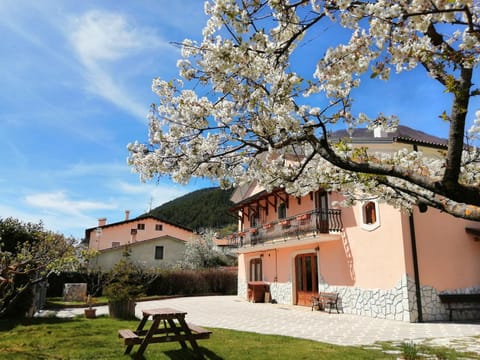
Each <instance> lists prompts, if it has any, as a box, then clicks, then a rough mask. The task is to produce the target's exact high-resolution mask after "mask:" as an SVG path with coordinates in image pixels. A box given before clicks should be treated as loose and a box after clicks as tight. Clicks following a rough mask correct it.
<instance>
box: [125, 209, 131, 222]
mask: <svg viewBox="0 0 480 360" xmlns="http://www.w3.org/2000/svg"><path fill="white" fill-rule="evenodd" d="M129 218H130V210H125V221H127V220H128V219H129Z"/></svg>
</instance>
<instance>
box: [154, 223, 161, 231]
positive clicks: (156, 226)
mask: <svg viewBox="0 0 480 360" xmlns="http://www.w3.org/2000/svg"><path fill="white" fill-rule="evenodd" d="M155 230H156V231H162V230H163V225H162V224H156V225H155Z"/></svg>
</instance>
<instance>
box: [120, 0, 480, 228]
mask: <svg viewBox="0 0 480 360" xmlns="http://www.w3.org/2000/svg"><path fill="white" fill-rule="evenodd" d="M479 4H480V3H479V2H478V1H476V0H413V1H412V0H379V1H371V0H368V1H367V0H365V1H364V0H354V1H352V0H328V1H325V0H296V1H295V0H292V1H286V0H283V1H282V0H270V1H267V0H214V1H210V2H207V3H206V4H205V11H206V13H207V14H208V15H209V20H208V22H207V25H206V26H205V28H204V31H203V40H202V42H201V43H196V42H194V41H190V40H185V41H184V42H183V43H182V44H181V48H182V59H181V60H179V61H178V67H179V75H180V79H178V80H171V81H165V80H162V79H155V80H154V81H153V91H154V92H156V93H157V94H158V96H159V103H158V104H157V105H154V106H152V111H151V115H150V136H149V141H148V142H147V143H139V142H135V143H132V144H130V145H129V151H130V156H129V163H130V164H131V165H132V166H133V167H134V169H135V170H136V171H138V172H139V173H140V174H141V176H142V179H144V180H145V179H149V178H152V177H155V176H158V175H169V176H171V177H172V178H173V179H174V180H175V181H178V182H181V183H184V182H187V181H188V180H189V179H190V178H191V177H192V176H199V177H208V178H213V179H219V180H220V183H221V184H222V185H223V186H231V185H233V186H237V185H239V184H242V183H247V182H251V181H257V182H259V183H260V184H262V185H263V186H264V187H265V188H266V189H267V190H271V189H274V188H278V187H284V188H285V189H286V191H288V192H290V193H293V194H295V195H302V194H306V193H307V192H309V191H312V190H316V189H318V188H319V187H323V188H326V189H328V190H337V191H342V192H343V193H344V194H345V196H346V202H347V203H348V202H354V201H355V200H357V199H359V197H361V196H378V197H380V198H382V199H384V200H385V201H387V202H389V203H391V204H393V205H395V206H398V207H401V208H406V209H411V208H412V207H413V206H415V205H418V204H426V205H429V206H432V207H434V208H437V209H440V210H442V211H445V212H448V213H450V214H452V215H454V216H457V217H462V218H466V219H472V220H477V221H480V191H479V188H480V187H479V183H480V169H479V160H480V156H479V155H480V154H479V151H478V150H477V148H475V146H473V145H475V144H476V142H477V141H478V140H479V134H480V111H477V112H476V113H475V114H473V113H474V112H475V111H473V113H472V111H470V112H471V113H470V114H469V111H468V109H469V105H470V102H471V100H472V99H473V98H474V97H475V96H479V95H480V90H478V89H476V88H475V87H474V84H473V79H475V71H476V70H477V68H478V64H479V60H480V50H479V49H480V20H479V16H480V5H479ZM321 24H323V27H321V26H322V25H321ZM325 26H340V27H342V28H343V29H346V30H347V31H349V33H350V39H349V41H348V42H346V43H345V44H338V45H336V46H334V47H330V48H328V49H327V50H326V52H325V53H324V55H322V56H320V57H319V59H318V62H317V66H316V69H315V70H314V71H313V73H311V74H310V76H305V75H301V74H300V73H299V72H294V71H293V70H292V64H293V62H294V59H293V58H294V57H295V55H296V54H297V52H298V50H299V49H300V48H303V47H308V46H309V44H310V42H309V41H310V40H309V39H311V37H312V36H322V31H323V29H324V27H325ZM309 36H310V37H309ZM312 50H313V49H312ZM314 50H315V51H317V49H314ZM315 51H312V54H315V53H316V52H315ZM414 68H419V69H423V70H425V71H426V72H427V73H428V74H429V75H430V76H431V78H432V79H433V80H432V81H434V82H438V84H440V85H441V86H442V88H443V90H444V91H445V92H448V93H450V94H451V104H450V110H448V111H445V112H443V113H442V114H438V115H439V116H440V117H441V118H442V119H443V120H444V121H448V123H449V126H450V132H449V135H448V150H446V151H445V152H444V153H443V155H442V156H436V157H432V156H424V154H422V153H421V152H418V151H411V150H406V149H404V150H401V151H398V152H396V153H393V154H392V153H388V154H387V153H376V154H374V153H371V152H368V151H365V150H364V149H355V148H353V147H352V146H351V145H350V144H349V143H348V142H347V141H337V142H333V140H332V139H330V138H329V136H328V134H329V131H330V130H331V128H332V126H333V125H335V124H337V123H339V122H343V125H344V126H345V127H346V128H355V127H358V126H369V127H373V126H379V125H381V126H384V127H394V126H396V124H397V123H398V122H399V119H397V118H396V117H395V116H389V117H388V116H384V115H382V114H379V115H378V116H377V117H375V118H368V117H367V116H366V115H365V114H361V113H355V112H354V111H352V91H353V90H354V89H356V88H359V87H360V86H361V78H362V77H365V76H368V75H370V77H371V78H373V79H379V80H388V79H389V77H390V72H391V71H395V72H396V73H402V72H405V71H408V70H412V69H414ZM477 79H478V77H477ZM321 95H322V96H324V97H325V99H326V100H325V101H323V102H322V103H321V104H319V103H318V101H319V100H318V99H319V98H320V96H321ZM468 117H469V118H468ZM439 121H441V120H439ZM467 121H471V122H472V123H473V124H474V125H473V126H472V127H471V128H470V129H467V125H466V124H467Z"/></svg>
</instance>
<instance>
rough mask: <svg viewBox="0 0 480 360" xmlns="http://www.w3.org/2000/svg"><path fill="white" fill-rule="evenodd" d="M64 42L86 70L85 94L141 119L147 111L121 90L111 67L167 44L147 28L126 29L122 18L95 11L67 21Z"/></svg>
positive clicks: (130, 26)
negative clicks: (71, 48) (101, 99)
mask: <svg viewBox="0 0 480 360" xmlns="http://www.w3.org/2000/svg"><path fill="white" fill-rule="evenodd" d="M68 39H69V41H70V43H71V45H72V47H73V49H74V51H75V53H76V54H77V56H78V58H79V60H80V62H81V63H82V64H83V65H84V67H85V69H86V70H87V75H86V79H87V81H88V86H87V88H88V90H89V91H91V92H92V93H95V94H97V95H99V96H101V97H103V98H105V99H106V100H108V101H110V102H112V103H113V104H115V105H116V106H118V107H119V108H122V109H124V110H127V111H128V112H129V113H131V114H133V115H135V116H137V117H139V118H142V119H145V118H146V115H147V112H148V108H147V107H146V106H145V104H143V103H140V102H138V101H136V100H135V99H134V97H133V95H132V94H131V92H129V91H128V90H127V89H125V87H124V85H123V82H122V73H121V72H118V71H114V69H113V68H114V66H113V65H115V63H119V62H121V61H124V60H125V59H127V58H129V57H132V56H133V55H138V54H139V53H140V52H142V51H147V50H148V51H151V50H152V49H155V48H160V47H164V46H169V45H168V43H167V42H165V41H164V40H163V39H161V38H160V37H159V36H157V35H156V34H154V32H153V31H152V30H150V29H148V28H137V27H134V26H132V25H130V24H129V22H128V19H127V18H126V17H125V16H122V15H120V14H117V13H113V12H107V11H99V10H92V11H89V12H87V13H85V14H84V15H83V16H80V17H74V18H71V22H70V26H69V35H68ZM125 68H126V67H125Z"/></svg>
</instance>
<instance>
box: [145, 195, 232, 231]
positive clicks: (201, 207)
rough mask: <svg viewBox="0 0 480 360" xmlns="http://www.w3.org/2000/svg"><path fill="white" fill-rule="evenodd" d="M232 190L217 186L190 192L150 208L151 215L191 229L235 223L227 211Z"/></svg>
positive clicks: (211, 227) (215, 227)
mask: <svg viewBox="0 0 480 360" xmlns="http://www.w3.org/2000/svg"><path fill="white" fill-rule="evenodd" d="M232 191H233V190H222V189H220V188H218V187H215V188H206V189H201V190H197V191H194V192H191V193H189V194H186V195H184V196H181V197H179V198H177V199H174V200H172V201H169V202H167V203H165V204H163V205H160V206H158V207H156V208H155V209H152V210H151V211H150V212H148V213H147V214H145V215H152V216H155V217H158V218H160V219H163V220H165V221H168V222H171V223H173V224H178V225H181V226H184V227H186V228H189V229H192V230H196V231H198V230H201V229H221V228H224V227H227V226H231V225H232V224H235V223H236V220H235V218H234V217H233V216H232V215H231V214H230V213H229V212H228V209H229V208H230V207H232V206H233V203H232V202H231V201H230V196H231V195H232Z"/></svg>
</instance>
